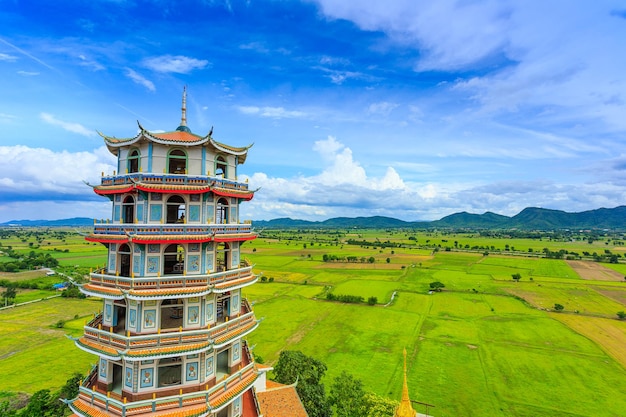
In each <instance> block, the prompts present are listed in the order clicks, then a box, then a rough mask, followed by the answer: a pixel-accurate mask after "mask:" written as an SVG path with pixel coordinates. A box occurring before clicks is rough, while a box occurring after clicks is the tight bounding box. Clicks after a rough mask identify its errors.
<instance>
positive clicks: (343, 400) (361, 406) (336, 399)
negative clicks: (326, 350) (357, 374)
mask: <svg viewBox="0 0 626 417" xmlns="http://www.w3.org/2000/svg"><path fill="white" fill-rule="evenodd" d="M364 396H365V392H364V391H363V383H362V382H361V380H360V379H356V378H354V377H353V376H352V375H350V374H348V373H347V372H346V371H343V372H341V375H339V376H337V377H335V379H334V380H333V383H332V385H331V387H330V396H329V398H328V402H329V404H330V405H331V406H332V407H334V408H335V415H336V416H337V417H361V416H363V415H365V400H364Z"/></svg>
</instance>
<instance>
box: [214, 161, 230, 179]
mask: <svg viewBox="0 0 626 417" xmlns="http://www.w3.org/2000/svg"><path fill="white" fill-rule="evenodd" d="M227 167H228V165H227V164H226V160H225V159H224V157H223V156H218V157H217V158H216V159H215V176H216V177H221V178H226V177H227Z"/></svg>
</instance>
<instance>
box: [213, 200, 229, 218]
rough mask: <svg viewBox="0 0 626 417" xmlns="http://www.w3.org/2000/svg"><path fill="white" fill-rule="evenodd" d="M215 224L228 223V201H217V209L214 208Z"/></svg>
mask: <svg viewBox="0 0 626 417" xmlns="http://www.w3.org/2000/svg"><path fill="white" fill-rule="evenodd" d="M215 223H217V224H226V223H228V200H226V199H225V198H220V199H219V200H217V207H216V208H215Z"/></svg>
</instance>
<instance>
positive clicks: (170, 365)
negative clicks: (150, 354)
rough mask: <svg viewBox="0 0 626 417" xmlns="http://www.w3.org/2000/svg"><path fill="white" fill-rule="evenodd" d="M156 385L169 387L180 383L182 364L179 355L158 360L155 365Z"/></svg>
mask: <svg viewBox="0 0 626 417" xmlns="http://www.w3.org/2000/svg"><path fill="white" fill-rule="evenodd" d="M157 368H158V372H157V378H158V387H159V388H161V387H169V386H172V385H180V383H181V381H182V370H183V366H182V363H181V358H180V356H178V357H175V358H165V359H161V360H159V364H158V365H157Z"/></svg>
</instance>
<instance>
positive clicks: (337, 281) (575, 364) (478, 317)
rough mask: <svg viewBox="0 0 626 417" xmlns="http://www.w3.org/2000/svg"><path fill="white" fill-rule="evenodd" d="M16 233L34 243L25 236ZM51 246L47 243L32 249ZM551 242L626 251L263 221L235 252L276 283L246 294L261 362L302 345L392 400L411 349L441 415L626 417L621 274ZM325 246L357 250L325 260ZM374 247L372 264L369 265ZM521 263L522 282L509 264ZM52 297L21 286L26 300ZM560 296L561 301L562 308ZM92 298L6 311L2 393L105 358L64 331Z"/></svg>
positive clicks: (70, 262)
mask: <svg viewBox="0 0 626 417" xmlns="http://www.w3.org/2000/svg"><path fill="white" fill-rule="evenodd" d="M409 237H413V238H414V239H409ZM347 239H355V240H359V241H367V242H376V239H379V240H378V241H379V242H386V241H388V242H397V243H402V244H405V245H414V244H415V243H416V242H417V244H418V245H419V244H426V240H428V241H429V242H428V245H431V244H435V245H443V246H446V245H447V246H454V242H455V241H456V242H457V245H456V246H457V247H461V248H464V246H465V245H469V246H470V248H471V247H473V246H483V247H489V248H491V246H493V247H494V248H496V249H499V250H495V249H494V250H493V251H492V250H491V249H490V250H489V251H488V252H489V253H488V254H485V253H484V252H485V251H484V250H476V251H471V250H469V251H466V250H457V247H453V248H452V250H450V251H446V250H437V249H436V248H437V246H435V248H424V247H419V246H415V247H412V246H407V247H393V248H391V247H382V245H381V244H376V245H374V244H353V245H350V244H348V243H347ZM1 243H2V244H3V245H4V246H6V245H7V242H6V240H2V241H1ZM12 243H13V247H14V248H15V247H16V246H17V247H19V246H20V245H21V246H23V247H24V250H28V246H27V245H28V241H27V242H22V241H21V240H18V241H14V242H12ZM63 243H64V242H62V241H61V240H59V241H58V242H57V241H55V242H52V243H51V245H50V246H54V247H58V250H61V252H58V251H57V252H54V251H53V252H51V253H53V254H57V255H61V256H59V257H58V259H59V260H60V261H61V263H62V265H66V266H67V267H74V268H76V267H77V266H78V267H85V268H88V267H95V266H96V265H101V264H103V263H104V260H105V254H106V253H105V251H103V250H102V248H100V247H98V246H93V245H85V244H84V243H83V242H82V238H80V237H69V236H68V237H66V242H65V244H67V247H66V246H64V244H63ZM305 245H306V247H305ZM505 245H508V247H509V248H512V247H514V248H515V251H516V253H510V252H511V250H509V251H505ZM47 246H48V245H47V244H46V240H45V239H44V241H43V244H42V245H41V246H40V248H39V249H37V250H47V249H48V248H47ZM546 247H547V248H549V249H550V250H555V251H558V250H560V249H566V250H568V251H576V252H579V253H582V252H583V251H589V252H592V251H595V252H600V251H604V250H605V249H609V250H613V251H618V250H619V249H621V248H620V247H613V246H611V245H607V241H594V242H592V243H591V244H590V243H588V242H587V241H584V240H574V241H571V240H570V241H552V240H545V239H544V240H539V239H506V238H485V237H480V236H473V235H472V234H470V233H466V234H454V235H451V234H448V235H441V234H436V233H426V232H416V231H406V232H405V231H382V230H380V231H372V230H362V231H361V230H358V231H350V232H349V233H347V232H341V233H339V232H336V233H332V232H329V231H326V232H324V231H315V232H306V233H298V232H296V231H269V233H268V232H264V234H263V235H262V236H260V237H259V238H258V239H256V240H255V241H251V242H247V243H245V244H244V246H243V251H244V253H243V255H242V257H244V258H247V259H248V260H249V261H250V262H252V263H253V264H254V265H255V267H254V270H255V272H256V273H257V274H262V276H263V277H266V278H271V281H272V282H269V280H268V281H267V282H263V283H261V282H259V283H257V284H255V285H253V286H251V287H248V288H246V289H245V295H246V297H247V298H248V299H249V300H251V301H253V302H254V310H255V314H256V316H257V318H263V319H264V320H263V321H262V322H261V324H260V326H259V328H258V329H257V330H256V331H255V332H254V333H253V334H251V335H250V336H249V337H248V339H249V341H250V344H251V345H254V346H255V347H254V353H255V354H256V355H258V356H261V357H262V358H264V360H265V362H266V363H267V364H270V365H271V364H272V363H273V362H274V361H276V359H277V358H278V355H279V353H280V352H281V351H282V350H287V349H288V350H301V351H302V352H303V353H305V354H306V355H309V356H313V357H315V358H317V359H319V360H321V361H322V362H324V363H325V364H326V365H327V366H328V372H327V376H326V379H325V383H326V386H327V387H328V386H329V385H330V383H331V381H332V378H334V377H335V376H338V375H339V374H340V373H341V372H342V371H347V372H349V373H351V374H352V375H354V376H355V377H357V378H359V379H360V380H361V381H362V382H363V386H364V388H365V389H366V390H368V391H372V392H375V393H376V394H378V395H381V396H386V397H390V398H393V399H396V400H397V399H399V398H400V395H401V389H402V350H403V349H404V348H406V349H407V352H408V384H409V389H410V395H411V398H412V399H414V400H417V401H421V402H425V403H428V404H432V405H434V406H435V407H434V408H430V409H429V414H431V415H433V416H436V417H443V416H451V417H452V416H454V417H456V416H503V417H504V416H522V417H527V416H528V417H530V416H537V415H544V416H557V417H558V416H564V417H565V416H568V417H573V416H601V417H602V416H607V417H609V416H610V417H613V416H625V415H626V397H624V395H623V392H624V391H625V390H626V347H625V346H626V321H621V320H618V319H617V316H616V313H617V312H618V311H624V310H626V280H624V279H618V278H619V277H618V278H616V279H615V280H594V279H583V278H582V277H581V276H580V275H579V273H578V272H577V270H576V269H575V266H572V264H570V263H568V261H566V260H562V259H546V258H540V257H537V256H536V253H535V252H541V251H542V249H543V248H546ZM66 248H68V249H69V252H63V250H65V249H66ZM529 248H532V249H533V253H534V254H533V256H528V253H529V252H528V250H529ZM325 254H327V255H337V256H339V257H347V256H351V257H356V258H357V261H356V262H346V261H337V262H324V261H323V256H324V255H325ZM70 255H71V256H70ZM370 257H373V258H374V262H373V263H369V262H368V261H364V262H363V261H361V258H365V259H368V258H370ZM584 262H585V265H586V266H587V267H588V268H591V269H592V270H598V271H605V270H609V268H610V269H611V270H613V271H617V272H618V273H619V274H624V273H626V263H625V264H622V263H620V264H600V263H597V262H592V261H584ZM518 273H519V274H520V275H521V279H520V280H519V282H515V281H514V280H513V279H512V274H518ZM14 276H15V277H16V275H14ZM6 277H7V275H6V274H5V275H2V276H0V278H1V279H6ZM12 279H13V278H12ZM15 279H17V278H15ZM434 281H439V282H441V283H443V284H444V285H445V288H444V289H443V291H442V292H431V291H430V286H429V284H430V283H431V282H434ZM35 291H40V290H35ZM329 292H331V293H333V294H335V295H339V294H342V295H355V296H360V297H363V298H364V299H365V300H367V299H368V298H369V297H376V298H377V304H376V305H374V306H370V305H367V303H363V304H344V303H338V302H331V301H327V299H326V295H327V294H328V293H329ZM45 294H46V292H45V291H43V292H34V293H32V294H31V295H26V293H25V294H19V293H18V295H19V296H22V297H25V299H26V298H29V297H30V298H32V299H34V297H39V296H40V295H45ZM392 296H393V297H394V298H393V301H391V299H392ZM39 298H41V297H39ZM557 303H558V304H561V305H563V306H564V309H563V311H561V312H555V311H554V305H555V304H557ZM99 308H100V303H99V302H98V301H94V300H73V299H62V298H54V299H50V300H45V301H41V302H38V303H33V304H30V305H26V306H21V307H16V308H12V309H8V310H2V311H0V375H3V378H0V391H4V392H28V393H33V392H34V391H36V390H38V389H42V388H58V387H60V386H61V385H63V384H64V382H65V380H66V379H67V378H69V377H70V376H71V374H72V373H73V372H74V371H79V372H83V373H86V372H87V371H88V369H89V368H90V366H91V364H93V363H94V362H95V361H96V358H95V357H92V356H91V355H88V354H86V353H84V352H82V351H81V350H79V349H78V348H76V347H74V345H73V343H72V342H71V341H70V340H69V339H67V338H66V337H65V334H71V335H79V334H80V333H81V331H82V329H81V327H82V325H83V324H84V322H85V321H86V320H88V319H89V318H90V317H91V316H92V314H93V313H94V312H95V311H97V310H98V309H99ZM59 320H64V321H65V324H64V328H63V329H59V328H56V327H55V323H57V322H58V321H59ZM5 376H6V377H5ZM419 407H420V406H416V410H417V411H419V412H422V413H423V412H425V410H424V409H422V408H419Z"/></svg>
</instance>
